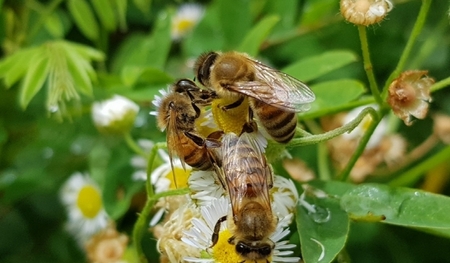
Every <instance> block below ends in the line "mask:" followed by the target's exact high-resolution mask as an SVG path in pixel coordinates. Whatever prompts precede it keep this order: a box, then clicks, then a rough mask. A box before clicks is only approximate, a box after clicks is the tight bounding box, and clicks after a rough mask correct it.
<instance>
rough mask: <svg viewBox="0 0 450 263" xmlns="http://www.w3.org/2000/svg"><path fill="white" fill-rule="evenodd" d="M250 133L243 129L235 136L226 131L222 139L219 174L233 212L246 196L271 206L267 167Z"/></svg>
mask: <svg viewBox="0 0 450 263" xmlns="http://www.w3.org/2000/svg"><path fill="white" fill-rule="evenodd" d="M252 136H253V135H251V134H248V133H244V134H242V135H241V136H240V137H238V136H237V135H235V134H234V133H228V134H226V135H225V136H224V137H223V140H222V156H223V164H222V169H223V175H222V176H223V177H225V178H224V179H225V180H224V181H225V182H226V185H227V188H228V192H229V195H230V199H231V205H232V208H233V214H236V213H237V212H238V211H240V210H241V208H242V207H243V206H244V205H245V203H246V202H248V201H249V200H252V201H257V202H259V203H261V204H262V205H263V206H264V207H266V208H267V209H269V210H270V209H271V206H270V198H269V184H268V182H269V181H270V182H271V181H272V178H271V177H272V173H271V169H270V167H269V166H268V165H267V162H266V158H265V156H264V154H263V152H262V149H261V147H259V146H258V144H257V143H256V141H255V139H254V138H253V137H252Z"/></svg>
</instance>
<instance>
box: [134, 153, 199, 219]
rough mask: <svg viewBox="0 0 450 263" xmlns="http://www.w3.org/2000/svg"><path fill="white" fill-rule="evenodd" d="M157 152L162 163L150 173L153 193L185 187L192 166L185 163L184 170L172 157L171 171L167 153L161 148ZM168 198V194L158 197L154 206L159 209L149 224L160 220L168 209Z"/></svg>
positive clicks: (178, 160)
mask: <svg viewBox="0 0 450 263" xmlns="http://www.w3.org/2000/svg"><path fill="white" fill-rule="evenodd" d="M158 154H159V156H160V157H161V159H162V160H163V164H161V165H160V166H158V167H156V169H154V170H153V172H152V173H151V174H150V180H151V183H152V185H153V186H154V187H155V193H162V192H165V191H168V190H170V189H176V188H184V187H187V180H188V178H189V174H190V173H191V170H192V168H191V167H190V166H189V165H186V170H184V169H183V166H182V165H181V161H180V159H178V158H173V159H172V164H173V169H174V171H172V167H171V165H170V157H169V155H168V154H167V153H166V152H165V151H164V150H162V149H159V150H158ZM174 172H175V174H174ZM146 178H147V176H145V178H139V179H143V180H146ZM170 199H171V197H170V196H169V197H166V198H163V199H160V201H159V202H158V203H157V204H156V206H155V207H159V208H160V209H159V211H158V212H157V213H156V214H155V215H154V216H153V218H152V220H151V221H150V226H154V225H156V223H157V222H158V221H160V220H161V218H162V217H163V215H164V212H165V211H166V210H168V208H167V206H168V204H170Z"/></svg>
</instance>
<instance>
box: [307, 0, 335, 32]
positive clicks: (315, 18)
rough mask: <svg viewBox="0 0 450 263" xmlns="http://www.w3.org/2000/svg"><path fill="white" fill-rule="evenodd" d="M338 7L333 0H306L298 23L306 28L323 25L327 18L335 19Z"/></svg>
mask: <svg viewBox="0 0 450 263" xmlns="http://www.w3.org/2000/svg"><path fill="white" fill-rule="evenodd" d="M338 7H339V5H337V4H336V1H335V0H321V1H307V2H305V6H304V9H303V10H304V12H303V13H302V17H301V21H300V22H299V25H301V26H302V27H306V28H310V27H313V26H317V25H323V23H324V21H327V20H328V19H336V13H339V10H337V8H338Z"/></svg>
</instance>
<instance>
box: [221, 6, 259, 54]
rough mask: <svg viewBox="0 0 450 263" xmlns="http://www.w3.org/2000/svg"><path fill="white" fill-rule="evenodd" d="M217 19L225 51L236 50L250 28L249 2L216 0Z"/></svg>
mask: <svg viewBox="0 0 450 263" xmlns="http://www.w3.org/2000/svg"><path fill="white" fill-rule="evenodd" d="M217 3H218V8H219V12H218V18H219V23H220V30H221V33H222V34H223V35H224V39H225V41H226V42H225V47H224V49H225V50H230V49H236V47H237V46H238V45H239V43H240V42H241V41H242V39H244V38H245V36H246V34H247V32H248V31H249V30H250V27H251V14H250V5H249V1H248V0H247V1H229V0H218V1H217Z"/></svg>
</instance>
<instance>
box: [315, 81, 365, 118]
mask: <svg viewBox="0 0 450 263" xmlns="http://www.w3.org/2000/svg"><path fill="white" fill-rule="evenodd" d="M311 89H312V91H313V92H314V94H315V95H316V100H315V101H314V102H313V103H311V110H310V111H309V112H308V113H312V112H314V111H316V110H325V109H327V108H333V107H336V106H339V105H343V104H345V103H348V102H350V101H353V100H356V99H357V98H359V97H360V96H361V95H363V94H364V93H365V91H366V90H365V88H364V85H363V84H362V83H361V82H359V81H358V80H354V79H338V80H332V81H326V82H320V83H319V84H316V85H312V86H311Z"/></svg>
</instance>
